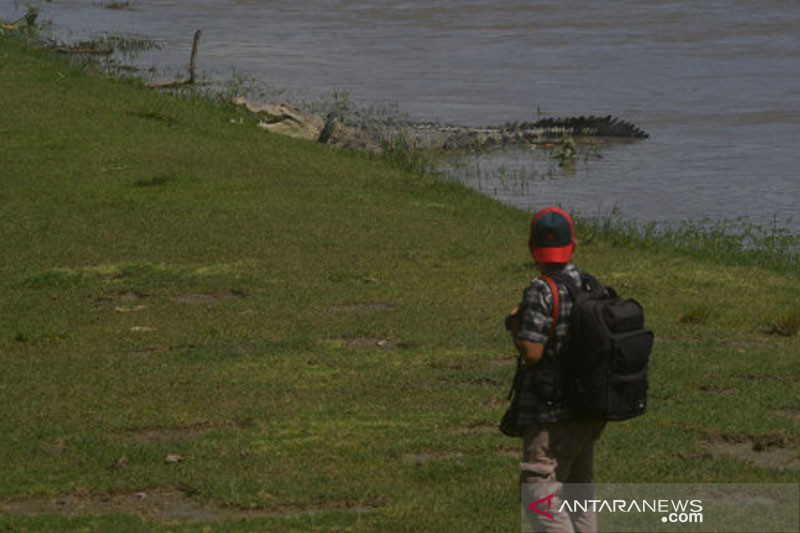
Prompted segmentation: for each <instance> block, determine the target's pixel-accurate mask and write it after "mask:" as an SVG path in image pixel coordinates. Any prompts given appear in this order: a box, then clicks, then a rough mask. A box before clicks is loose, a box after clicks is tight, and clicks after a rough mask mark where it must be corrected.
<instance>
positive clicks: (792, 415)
mask: <svg viewBox="0 0 800 533" xmlns="http://www.w3.org/2000/svg"><path fill="white" fill-rule="evenodd" d="M773 414H775V415H778V416H781V417H783V418H788V419H789V420H791V421H792V422H797V423H800V409H781V410H778V411H773Z"/></svg>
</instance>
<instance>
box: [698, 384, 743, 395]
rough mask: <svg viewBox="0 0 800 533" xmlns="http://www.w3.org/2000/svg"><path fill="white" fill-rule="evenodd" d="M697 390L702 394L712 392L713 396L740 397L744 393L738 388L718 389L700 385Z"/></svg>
mask: <svg viewBox="0 0 800 533" xmlns="http://www.w3.org/2000/svg"><path fill="white" fill-rule="evenodd" d="M697 390H699V391H700V392H710V393H712V394H718V395H720V396H738V395H739V394H741V392H742V391H740V390H739V389H737V388H736V387H718V386H712V385H700V386H699V387H697Z"/></svg>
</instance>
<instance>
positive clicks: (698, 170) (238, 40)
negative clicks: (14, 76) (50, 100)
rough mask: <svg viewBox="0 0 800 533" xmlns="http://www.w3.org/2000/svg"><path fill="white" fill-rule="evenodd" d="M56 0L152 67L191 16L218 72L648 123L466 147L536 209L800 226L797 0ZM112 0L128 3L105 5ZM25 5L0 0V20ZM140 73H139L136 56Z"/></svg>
mask: <svg viewBox="0 0 800 533" xmlns="http://www.w3.org/2000/svg"><path fill="white" fill-rule="evenodd" d="M113 4H115V5H112V2H110V1H106V0H82V1H79V0H52V2H46V3H42V4H41V14H40V21H47V20H49V21H52V24H51V25H48V26H46V27H45V33H46V34H49V35H52V37H53V38H55V39H58V40H62V41H70V40H73V41H74V40H79V39H84V38H87V37H97V36H100V35H104V34H111V35H123V36H128V37H140V38H149V39H153V40H154V41H156V42H157V43H159V44H160V45H161V49H160V50H158V51H151V52H146V53H142V54H141V55H140V56H139V58H138V59H137V62H138V64H139V66H141V67H142V68H143V69H146V68H147V67H151V66H152V67H154V70H155V72H157V75H159V76H161V77H171V76H174V74H175V73H176V72H179V71H185V68H186V64H187V61H188V56H189V50H190V47H191V37H192V34H193V32H194V30H195V29H197V28H202V30H203V38H202V41H201V47H200V55H199V60H198V68H199V69H201V70H202V71H203V73H204V76H206V77H208V78H214V79H217V80H225V79H227V80H232V79H244V78H252V79H253V80H257V81H258V83H260V84H262V85H264V86H268V87H270V88H271V89H274V90H276V91H277V92H278V93H281V94H282V95H283V96H284V97H286V98H291V99H295V100H307V101H312V100H315V99H325V98H328V99H330V98H332V95H334V93H336V94H338V95H339V96H340V97H341V95H346V98H347V99H349V100H351V101H353V102H358V103H360V104H363V105H367V106H378V107H381V106H389V107H396V111H397V112H398V113H401V114H404V115H408V116H409V117H411V118H412V119H419V120H440V121H446V122H454V123H461V124H471V125H478V124H497V123H502V122H506V121H513V120H526V119H532V118H536V117H537V116H538V115H542V116H560V115H586V114H599V115H615V116H619V117H621V118H624V119H626V120H629V121H631V122H633V123H635V124H637V125H638V126H639V127H641V128H642V129H644V130H645V131H647V132H648V133H649V134H650V138H649V139H647V140H645V141H641V142H636V143H634V144H611V145H607V146H603V147H601V148H600V149H599V151H594V150H591V151H590V150H584V152H583V153H582V154H581V156H580V157H579V158H578V161H577V163H576V164H575V168H574V169H573V170H572V171H564V170H563V169H560V168H558V167H557V166H555V165H554V163H553V162H552V161H551V160H548V159H547V157H546V155H545V154H543V152H542V150H538V151H537V150H517V151H510V152H505V153H498V154H484V155H480V156H467V157H464V158H461V159H459V161H458V162H457V164H454V165H452V166H451V171H452V173H453V176H454V179H459V180H461V181H464V182H466V183H468V184H469V185H471V186H473V187H476V188H478V189H480V190H482V191H484V192H486V193H487V194H490V195H492V196H494V197H496V198H498V199H500V200H502V201H504V202H507V203H510V204H512V205H516V206H520V207H523V208H526V209H532V208H536V207H539V206H542V205H545V204H551V203H558V204H561V205H563V206H565V207H567V208H569V209H573V210H577V211H580V212H581V213H584V214H600V213H608V212H609V211H611V210H615V211H616V212H619V213H621V215H622V216H624V217H626V218H628V219H632V220H636V221H640V222H647V221H656V222H663V223H670V222H675V221H682V220H694V221H698V220H702V219H705V218H711V219H713V220H720V219H731V218H736V217H742V216H744V217H748V219H749V220H751V221H753V222H756V223H758V224H762V225H767V226H769V225H772V224H778V225H780V226H782V227H787V228H790V229H791V230H792V231H795V232H800V171H799V170H798V166H799V164H798V163H799V158H798V134H800V81H799V80H800V31H798V28H800V3H798V2H797V0H764V1H762V2H752V1H750V0H708V1H704V2H696V1H689V0H621V1H614V2H612V1H609V0H576V1H574V2H563V1H561V0H534V1H522V0H511V1H508V2H499V3H498V2H494V1H489V0H472V1H455V0H425V1H423V0H414V1H404V0H391V1H389V0H364V1H355V0H326V1H321V0H214V1H211V0H192V1H189V0H130V1H129V2H114V3H113ZM111 7H116V8H121V9H111ZM26 9H27V7H26V3H24V2H18V1H16V0H0V18H4V19H6V20H8V19H13V18H16V17H18V16H21V15H22V14H24V13H25V10H26ZM143 72H146V71H144V70H143Z"/></svg>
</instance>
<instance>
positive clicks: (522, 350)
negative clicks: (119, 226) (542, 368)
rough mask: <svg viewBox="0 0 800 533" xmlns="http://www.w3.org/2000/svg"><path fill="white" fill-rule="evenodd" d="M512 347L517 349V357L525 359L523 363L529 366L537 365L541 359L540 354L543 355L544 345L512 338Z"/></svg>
mask: <svg viewBox="0 0 800 533" xmlns="http://www.w3.org/2000/svg"><path fill="white" fill-rule="evenodd" d="M514 346H516V347H517V351H518V352H519V356H520V357H522V358H523V359H525V362H526V363H527V364H529V365H531V366H533V365H535V364H536V363H538V362H539V361H540V360H541V359H542V354H544V344H542V343H540V342H533V341H529V340H528V339H518V338H516V337H514Z"/></svg>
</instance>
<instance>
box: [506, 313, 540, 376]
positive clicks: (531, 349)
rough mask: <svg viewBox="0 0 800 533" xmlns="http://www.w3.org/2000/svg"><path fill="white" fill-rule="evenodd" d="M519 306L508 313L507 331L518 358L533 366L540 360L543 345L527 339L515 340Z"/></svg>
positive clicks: (517, 328)
mask: <svg viewBox="0 0 800 533" xmlns="http://www.w3.org/2000/svg"><path fill="white" fill-rule="evenodd" d="M518 313H519V306H516V307H514V308H513V309H512V310H511V311H510V312H509V313H508V316H509V319H508V329H509V330H510V331H511V338H512V339H513V340H514V346H516V348H517V351H518V352H519V356H520V357H522V358H523V359H524V360H525V362H526V363H527V364H529V365H531V366H533V365H535V364H536V363H538V362H539V361H540V360H541V359H542V355H543V354H544V346H545V345H544V344H542V343H540V342H535V341H531V340H528V339H520V338H517V331H518V330H519V326H520V323H519V319H520V317H519V315H518Z"/></svg>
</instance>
